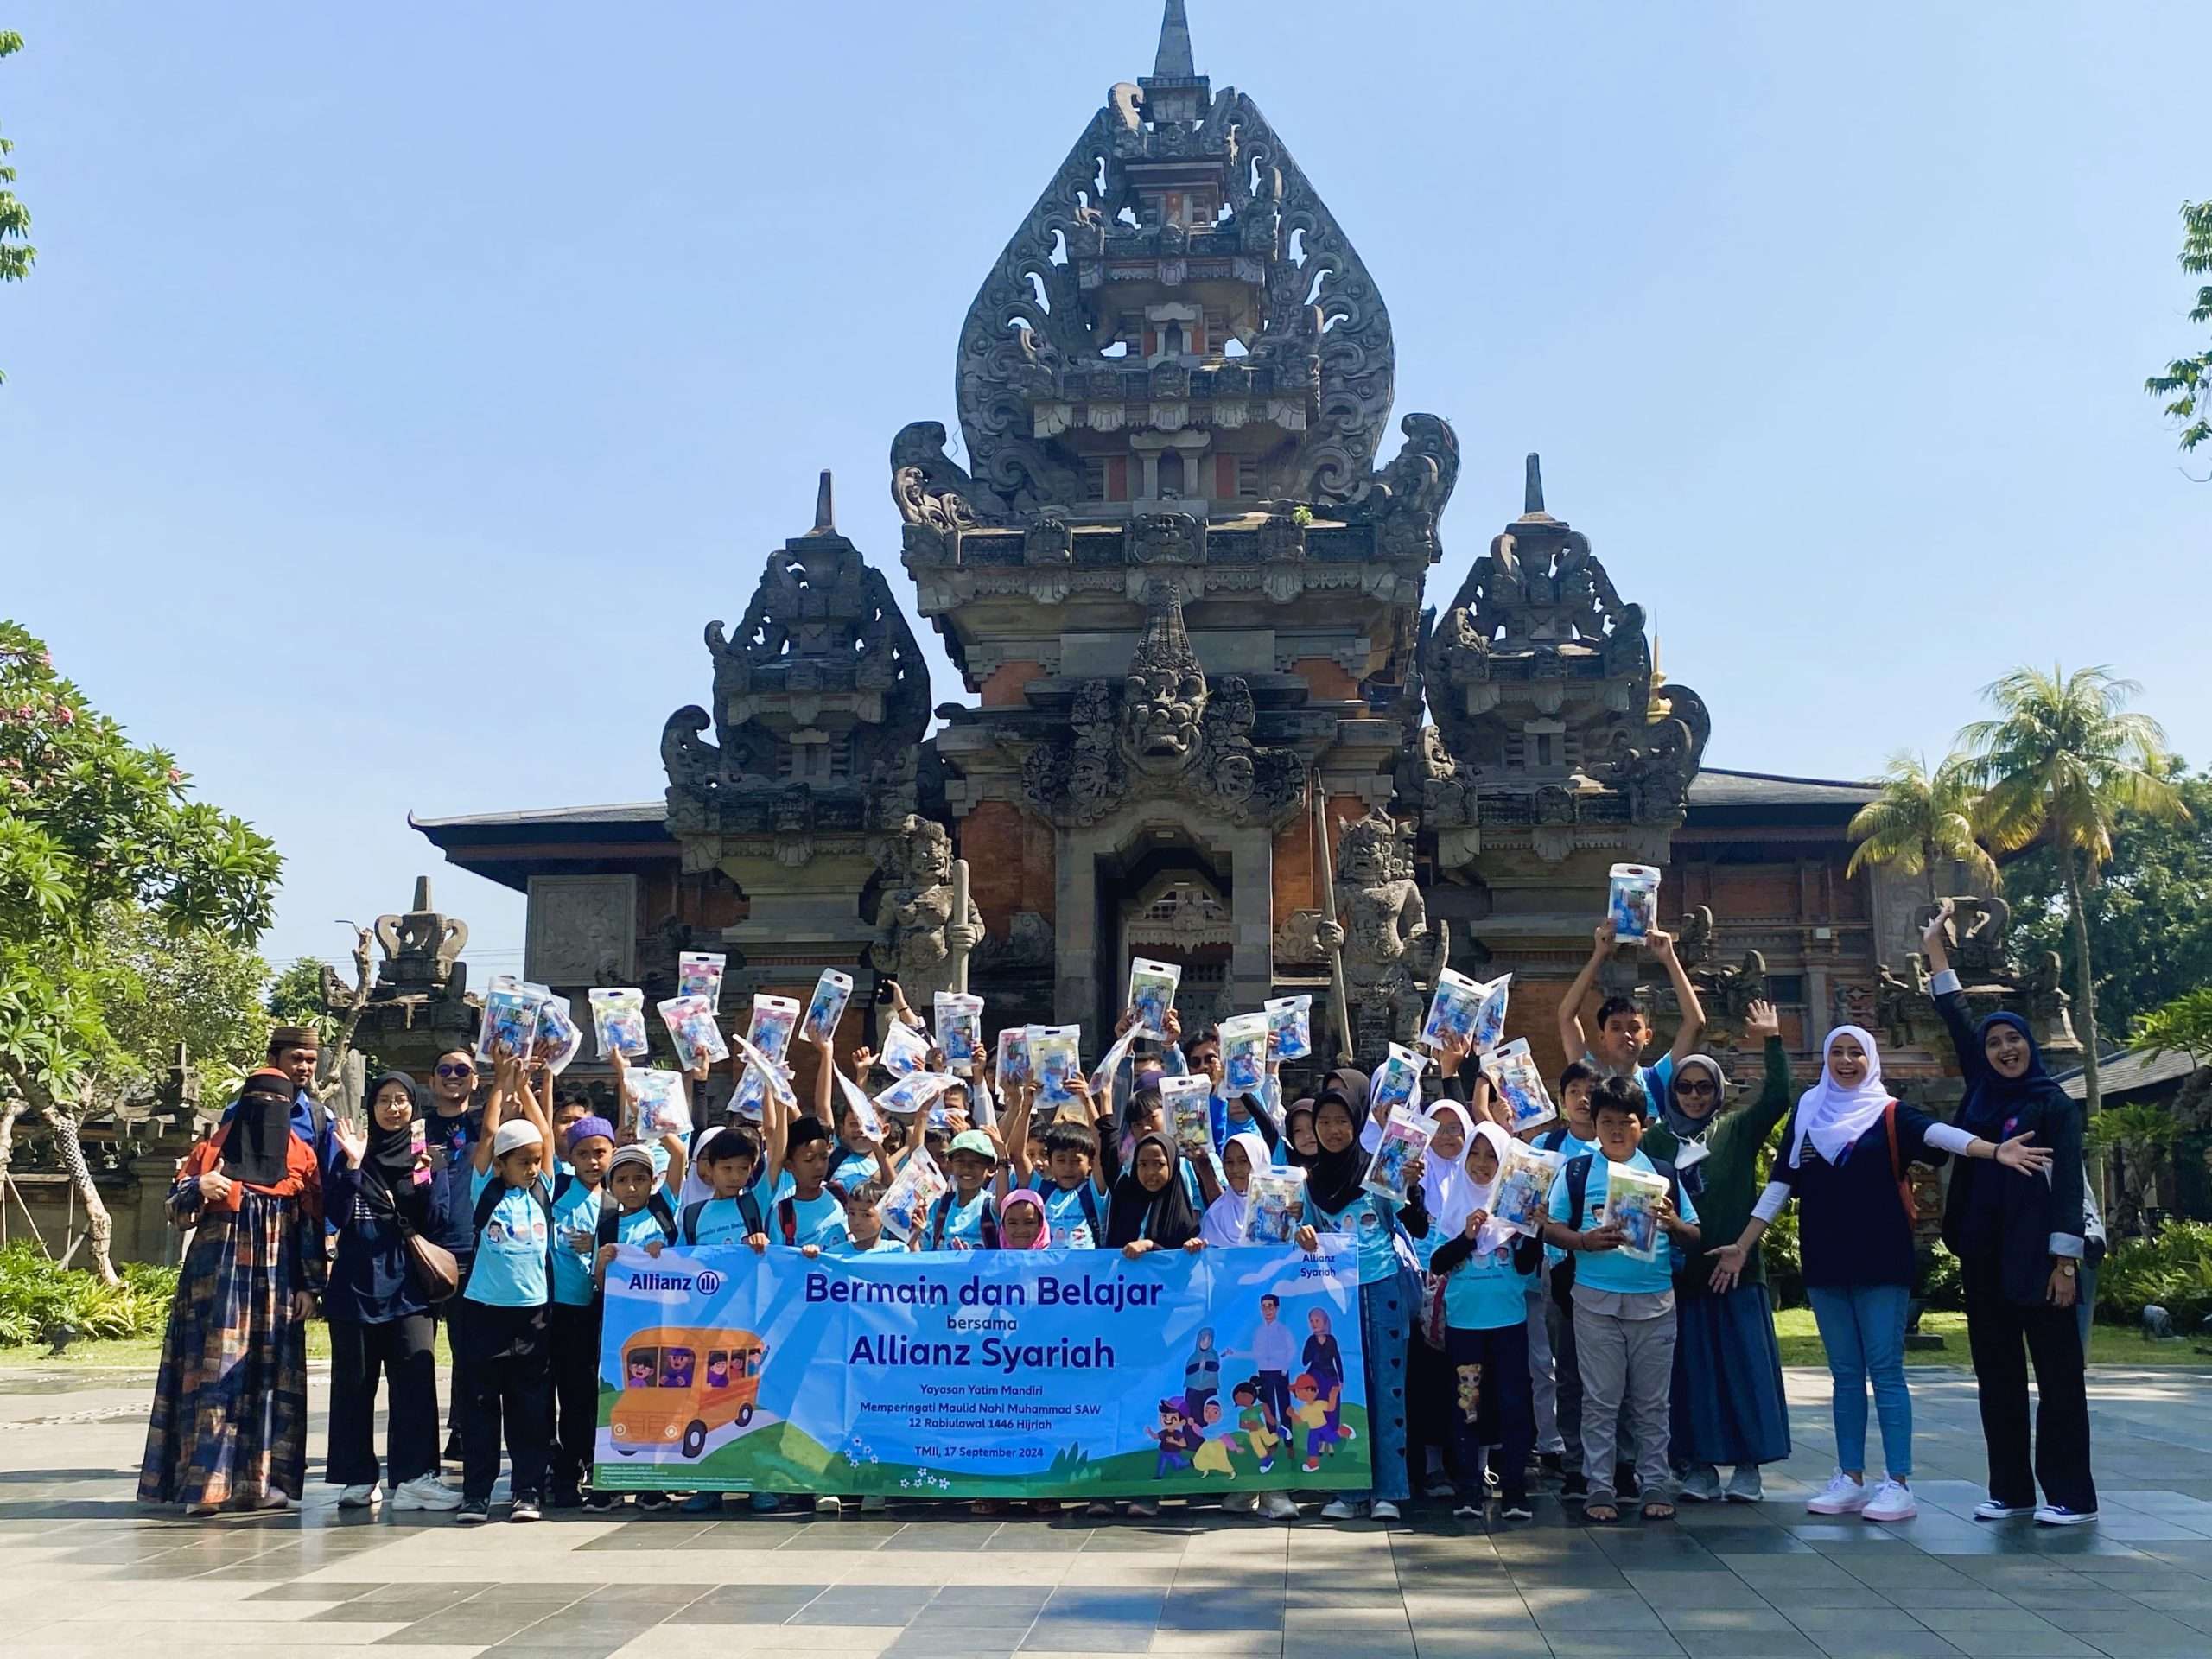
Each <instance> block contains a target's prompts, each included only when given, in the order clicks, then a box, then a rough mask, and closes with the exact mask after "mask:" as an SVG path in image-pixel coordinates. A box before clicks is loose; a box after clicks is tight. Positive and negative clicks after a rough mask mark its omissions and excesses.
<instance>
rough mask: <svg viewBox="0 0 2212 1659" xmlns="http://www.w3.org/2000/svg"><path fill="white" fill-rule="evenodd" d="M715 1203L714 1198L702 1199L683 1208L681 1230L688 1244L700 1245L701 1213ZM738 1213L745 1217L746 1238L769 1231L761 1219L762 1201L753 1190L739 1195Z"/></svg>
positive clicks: (749, 1189) (749, 1188) (748, 1188)
mask: <svg viewBox="0 0 2212 1659" xmlns="http://www.w3.org/2000/svg"><path fill="white" fill-rule="evenodd" d="M714 1202H715V1200H714V1199H712V1198H700V1199H698V1200H696V1202H694V1203H691V1204H687V1205H684V1206H683V1227H682V1229H681V1230H682V1232H683V1242H684V1243H686V1244H691V1245H696V1244H697V1243H698V1242H699V1216H700V1213H701V1212H702V1211H704V1210H705V1209H706V1207H707V1206H708V1205H710V1204H712V1203H714ZM737 1213H738V1214H739V1215H740V1216H741V1217H744V1220H745V1236H747V1238H750V1237H751V1236H753V1234H755V1233H765V1232H766V1231H767V1230H768V1226H767V1224H766V1222H765V1221H764V1220H763V1219H762V1218H761V1215H760V1199H759V1198H755V1197H754V1196H753V1189H752V1188H751V1187H749V1186H748V1187H747V1188H746V1189H745V1190H744V1191H743V1192H740V1193H739V1194H738V1195H737Z"/></svg>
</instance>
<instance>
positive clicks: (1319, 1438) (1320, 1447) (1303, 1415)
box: [1290, 1371, 1340, 1475]
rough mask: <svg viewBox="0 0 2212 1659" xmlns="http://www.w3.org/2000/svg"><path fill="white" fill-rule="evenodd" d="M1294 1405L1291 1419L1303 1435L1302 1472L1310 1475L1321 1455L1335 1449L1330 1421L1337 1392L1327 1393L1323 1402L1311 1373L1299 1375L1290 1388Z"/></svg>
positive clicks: (1335, 1390) (1333, 1428)
mask: <svg viewBox="0 0 2212 1659" xmlns="http://www.w3.org/2000/svg"><path fill="white" fill-rule="evenodd" d="M1290 1391H1291V1393H1292V1394H1293V1395H1294V1396H1296V1398H1297V1401H1298V1404H1297V1405H1296V1406H1294V1407H1293V1408H1292V1409H1291V1414H1290V1415H1291V1419H1292V1421H1294V1422H1296V1423H1297V1424H1299V1425H1300V1427H1302V1428H1304V1429H1305V1431H1306V1462H1305V1465H1304V1468H1305V1471H1306V1473H1307V1474H1309V1475H1310V1474H1312V1473H1313V1471H1315V1470H1317V1469H1319V1467H1320V1466H1321V1454H1322V1453H1323V1452H1333V1451H1335V1450H1336V1447H1337V1430H1336V1427H1335V1426H1334V1425H1333V1424H1332V1421H1330V1420H1331V1418H1332V1415H1333V1414H1334V1413H1335V1411H1336V1406H1337V1398H1338V1394H1339V1392H1340V1390H1338V1389H1330V1390H1329V1393H1328V1397H1327V1398H1326V1399H1325V1400H1324V1399H1323V1398H1322V1394H1321V1385H1320V1383H1318V1382H1316V1381H1315V1380H1314V1377H1313V1373H1312V1372H1311V1371H1300V1373H1299V1374H1298V1378H1297V1381H1295V1382H1294V1383H1292V1384H1291V1385H1290Z"/></svg>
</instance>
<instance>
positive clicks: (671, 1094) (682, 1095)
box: [630, 1070, 691, 1141]
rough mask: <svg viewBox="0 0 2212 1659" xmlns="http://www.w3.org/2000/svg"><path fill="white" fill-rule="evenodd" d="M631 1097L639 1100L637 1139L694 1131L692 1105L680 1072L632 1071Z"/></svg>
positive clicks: (635, 1100) (688, 1136)
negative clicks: (692, 1126) (692, 1129)
mask: <svg viewBox="0 0 2212 1659" xmlns="http://www.w3.org/2000/svg"><path fill="white" fill-rule="evenodd" d="M630 1096H631V1098H632V1101H634V1102H635V1103H636V1105H635V1109H636V1112H637V1115H638V1116H637V1127H638V1139H639V1140H640V1141H658V1140H659V1139H660V1138H661V1136H663V1135H683V1136H684V1137H685V1138H686V1139H689V1138H690V1134H691V1106H690V1099H689V1097H688V1096H687V1095H686V1092H685V1090H684V1087H683V1073H682V1072H680V1071H658V1070H650V1071H632V1072H631V1073H630Z"/></svg>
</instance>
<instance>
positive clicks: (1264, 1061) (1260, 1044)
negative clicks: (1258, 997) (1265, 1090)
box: [1219, 1013, 1268, 1089]
mask: <svg viewBox="0 0 2212 1659" xmlns="http://www.w3.org/2000/svg"><path fill="white" fill-rule="evenodd" d="M1219 1035H1220V1038H1221V1080H1222V1086H1223V1087H1224V1088H1228V1089H1257V1088H1258V1087H1259V1086H1260V1084H1262V1082H1263V1081H1265V1079H1266V1077H1267V1075H1268V1016H1267V1014H1265V1013H1260V1014H1236V1015H1234V1016H1233V1017H1231V1018H1230V1019H1227V1020H1223V1021H1222V1022H1221V1030H1220V1033H1219Z"/></svg>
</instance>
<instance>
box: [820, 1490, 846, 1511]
mask: <svg viewBox="0 0 2212 1659" xmlns="http://www.w3.org/2000/svg"><path fill="white" fill-rule="evenodd" d="M814 1512H815V1513H816V1514H817V1515H842V1514H843V1513H844V1512H845V1502H844V1500H843V1499H842V1498H840V1497H831V1496H829V1494H828V1493H827V1492H824V1493H823V1495H822V1496H821V1497H817V1498H816V1499H815V1500H814Z"/></svg>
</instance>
